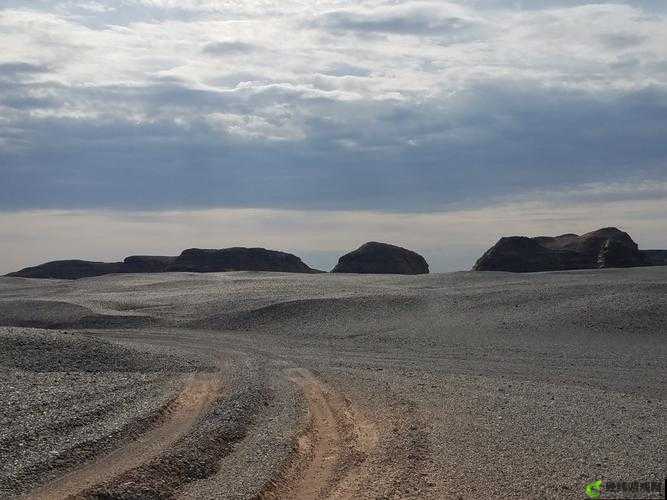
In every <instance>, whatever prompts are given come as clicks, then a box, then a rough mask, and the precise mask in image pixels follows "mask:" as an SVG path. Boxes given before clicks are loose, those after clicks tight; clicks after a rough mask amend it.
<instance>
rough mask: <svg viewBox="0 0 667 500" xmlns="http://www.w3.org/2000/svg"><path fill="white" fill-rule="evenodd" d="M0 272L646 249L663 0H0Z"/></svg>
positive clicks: (656, 165)
mask: <svg viewBox="0 0 667 500" xmlns="http://www.w3.org/2000/svg"><path fill="white" fill-rule="evenodd" d="M0 41H1V46H2V50H0V273H2V272H10V271H13V270H16V269H17V268H20V267H24V266H27V265H35V264H38V263H41V262H44V261H48V260H53V259H56V258H84V259H93V260H113V259H117V258H121V257H123V256H125V255H130V254H136V253H150V254H177V253H178V252H180V250H182V249H183V248H189V247H195V246H200V247H213V248H222V247H229V246H236V245H245V246H265V247H268V248H274V249H280V250H288V251H293V252H295V253H297V254H298V255H300V256H302V257H303V258H304V260H306V262H308V263H309V264H311V265H313V266H315V267H320V268H324V269H329V268H330V267H332V266H333V264H335V261H336V258H337V256H339V255H341V254H342V253H345V252H347V251H349V250H351V249H353V248H355V247H357V246H359V245H360V244H362V243H363V242H365V241H368V240H377V241H387V242H390V243H395V244H399V245H402V246H407V247H409V248H411V249H414V250H416V251H419V252H420V253H422V254H424V255H425V256H426V257H427V259H428V260H429V262H430V263H431V268H432V270H433V271H452V270H459V269H467V268H470V266H472V264H473V263H474V261H475V259H476V258H477V257H479V256H480V255H481V253H482V252H483V251H484V250H485V249H486V248H488V247H489V246H491V245H492V244H493V243H494V242H495V241H496V240H497V239H498V238H499V237H500V236H502V235H510V234H526V235H530V236H535V235H541V234H561V233H566V232H579V233H583V232H587V231H590V230H593V229H596V228H599V227H604V226H611V225H613V226H618V227H620V228H621V229H624V230H626V231H628V232H630V233H631V235H632V236H633V237H634V238H635V240H636V241H638V242H639V244H640V247H642V248H667V222H665V214H666V213H667V2H665V1H664V0H635V1H631V0H626V1H622V0H617V1H610V2H607V3H593V2H588V1H586V0H580V1H575V0H530V1H529V0H523V1H521V0H466V1H464V0H459V1H440V0H439V1H399V0H394V1H380V0H367V1H359V0H357V1H348V0H318V1H313V0H310V1H305V0H298V1H297V0H281V1H277V0H244V1H241V0H119V1H105V2H95V1H77V0H34V1H30V2H26V1H25V0H21V1H19V0H0Z"/></svg>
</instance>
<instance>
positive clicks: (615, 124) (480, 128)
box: [0, 82, 667, 211]
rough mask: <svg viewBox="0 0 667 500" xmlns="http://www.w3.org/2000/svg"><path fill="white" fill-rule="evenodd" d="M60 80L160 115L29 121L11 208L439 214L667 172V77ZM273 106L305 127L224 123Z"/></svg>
mask: <svg viewBox="0 0 667 500" xmlns="http://www.w3.org/2000/svg"><path fill="white" fill-rule="evenodd" d="M58 91H59V92H61V93H64V94H61V95H62V96H63V98H64V100H67V101H71V100H73V98H74V97H73V96H78V97H79V98H80V99H82V100H84V101H86V102H88V103H89V104H90V105H91V106H92V108H97V107H98V106H99V108H100V109H104V108H103V106H106V108H109V109H114V108H115V107H116V106H114V105H111V104H110V103H117V105H118V106H119V107H127V108H128V109H132V108H133V107H134V106H137V107H138V108H137V109H134V111H135V112H136V111H141V112H142V113H144V114H148V115H149V116H151V117H152V118H151V120H150V121H147V122H143V123H142V122H139V123H137V122H135V121H133V120H131V119H128V118H127V117H126V116H125V112H124V111H122V109H120V108H119V109H118V111H119V112H118V114H108V115H104V116H99V115H95V116H93V117H91V118H85V117H79V116H73V117H67V116H64V117H59V116H52V117H50V118H39V119H37V118H34V117H28V116H24V117H22V118H20V119H18V120H17V121H16V122H15V123H14V124H13V127H14V128H18V129H20V130H23V131H24V133H25V135H24V136H23V140H24V141H26V142H27V143H29V144H30V147H29V148H28V149H23V148H19V149H17V150H11V149H10V150H5V151H3V152H2V153H0V163H2V164H3V165H6V167H4V172H3V174H4V181H5V186H6V187H7V194H6V196H3V198H2V201H1V202H0V203H1V204H2V208H3V209H15V208H29V207H36V206H38V207H68V208H75V207H91V206H117V207H119V206H133V207H138V208H166V207H170V206H195V207H197V206H198V207H201V206H246V207H252V206H261V207H283V208H322V209H336V208H339V207H341V206H344V207H346V208H349V209H376V210H389V211H391V210H408V211H411V210H437V209H445V208H447V207H448V206H451V205H457V204H470V203H471V200H474V201H473V202H472V203H473V204H476V205H483V204H484V203H486V202H489V201H491V200H493V199H494V197H498V196H503V195H508V194H511V193H520V192H521V191H523V190H531V189H540V188H547V187H550V188H553V187H557V186H562V187H566V186H568V185H572V184H578V183H587V182H588V183H590V182H597V181H600V180H605V181H608V182H618V181H623V180H634V179H636V178H637V177H640V178H651V179H656V180H660V179H663V180H664V179H665V178H666V177H667V176H666V174H667V170H666V169H665V158H667V144H666V143H665V142H664V140H663V138H664V136H665V135H666V134H667V125H665V124H667V92H665V90H664V89H660V88H647V89H645V90H642V91H638V92H629V93H615V94H608V95H606V96H598V95H594V94H591V93H586V92H581V91H578V92H568V91H564V90H562V91H557V92H556V91H554V90H553V89H539V88H534V87H531V86H527V85H518V83H517V82H502V83H500V82H497V83H495V84H486V85H479V86H477V87H474V88H471V89H469V90H468V91H466V92H465V93H464V94H462V95H459V96H458V97H457V100H456V102H455V103H449V104H443V103H442V102H441V101H440V100H439V99H434V100H433V101H427V102H424V103H422V104H421V105H415V104H414V103H403V102H394V103H390V102H372V101H370V102H358V101H351V102H345V101H342V102H340V101H335V100H330V99H323V98H316V99H313V98H312V97H309V95H308V93H307V92H306V91H305V90H299V89H298V88H291V87H281V86H277V87H276V86H274V87H271V86H269V87H261V88H259V89H253V88H249V89H246V90H243V91H237V92H213V91H203V90H194V89H189V88H185V87H182V86H179V85H177V84H170V85H160V86H157V85H156V86H148V87H142V88H132V89H127V88H123V87H108V88H97V89H95V90H88V91H87V92H85V93H84V92H82V91H81V89H71V88H69V89H68V88H65V89H63V88H60V89H59V90H58ZM67 93H71V96H67ZM65 96H67V97H65ZM260 104H261V106H263V107H266V111H264V112H262V111H261V110H259V109H258V106H260ZM274 106H288V108H289V109H290V110H292V111H291V113H292V114H291V119H294V118H295V117H294V115H295V114H296V115H297V116H298V119H297V121H298V125H299V127H301V128H302V130H303V132H304V135H303V137H302V138H300V139H293V140H282V141H267V140H266V139H263V138H261V137H257V136H254V135H252V134H245V135H244V134H241V135H238V133H237V132H236V129H237V128H238V127H241V129H243V130H245V129H244V127H250V126H254V125H253V122H252V121H248V122H240V123H239V122H236V121H231V122H230V121H225V120H224V119H226V117H228V116H237V115H238V114H241V115H244V114H247V113H251V112H254V113H260V114H259V115H255V120H256V121H260V123H261V124H262V126H263V127H276V128H278V129H280V128H281V126H282V125H281V117H280V116H271V114H270V111H269V110H272V109H273V107H274ZM199 113H207V114H204V115H200V114H199ZM262 113H263V115H262ZM211 114H213V115H216V114H220V115H221V116H222V117H223V118H224V119H223V121H222V122H216V121H212V120H211V119H210V115H211ZM174 116H177V117H178V116H180V117H184V120H186V122H184V123H180V124H179V122H178V120H177V121H174ZM0 134H2V129H0ZM314 165H316V166H317V168H313V166H314ZM603 195H604V193H603ZM610 196H611V195H610ZM614 196H617V194H614Z"/></svg>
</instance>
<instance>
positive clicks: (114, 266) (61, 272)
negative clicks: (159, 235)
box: [7, 260, 122, 280]
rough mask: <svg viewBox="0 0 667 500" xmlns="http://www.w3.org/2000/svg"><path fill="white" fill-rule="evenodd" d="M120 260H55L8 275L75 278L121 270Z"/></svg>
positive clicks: (62, 278)
mask: <svg viewBox="0 0 667 500" xmlns="http://www.w3.org/2000/svg"><path fill="white" fill-rule="evenodd" d="M121 267H122V265H121V263H120V262H91V261H87V260H55V261H52V262H47V263H45V264H41V265H39V266H34V267H26V268H24V269H21V270H20V271H16V272H15V273H10V274H8V275H7V276H14V277H17V278H43V279H61V280H73V279H78V278H90V277H93V276H102V275H104V274H113V273H118V272H120V268H121Z"/></svg>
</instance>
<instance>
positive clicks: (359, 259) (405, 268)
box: [331, 241, 429, 274]
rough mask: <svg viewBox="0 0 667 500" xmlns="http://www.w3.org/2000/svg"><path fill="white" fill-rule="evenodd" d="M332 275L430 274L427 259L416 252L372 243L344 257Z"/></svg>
mask: <svg viewBox="0 0 667 500" xmlns="http://www.w3.org/2000/svg"><path fill="white" fill-rule="evenodd" d="M331 272H332V273H358V274H428V272H429V269H428V263H427V262H426V259H424V257H422V256H421V255H419V254H418V253H416V252H413V251H411V250H407V249H405V248H401V247H398V246H395V245H390V244H388V243H378V242H375V241H371V242H368V243H365V244H363V245H362V246H360V247H359V248H357V249H356V250H354V251H352V252H350V253H348V254H345V255H343V256H342V257H341V258H340V259H338V264H337V265H336V267H334V268H333V270H332V271H331Z"/></svg>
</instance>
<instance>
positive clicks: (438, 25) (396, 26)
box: [310, 3, 478, 38]
mask: <svg viewBox="0 0 667 500" xmlns="http://www.w3.org/2000/svg"><path fill="white" fill-rule="evenodd" d="M310 25H311V26H313V27H317V28H324V29H326V30H329V31H334V32H336V31H351V32H358V33H393V34H401V35H431V36H442V37H448V38H456V37H462V36H463V35H469V34H470V33H471V31H473V30H474V29H476V28H478V24H477V23H474V22H472V21H471V20H468V19H464V18H462V17H458V16H456V15H450V14H448V13H447V12H446V11H443V10H442V9H441V8H439V7H438V6H437V4H421V3H416V4H410V3H407V4H406V5H405V6H391V7H382V8H378V9H374V10H370V11H363V10H339V11H333V12H328V13H325V14H323V15H322V16H321V17H319V18H318V19H316V20H315V21H311V23H310Z"/></svg>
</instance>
